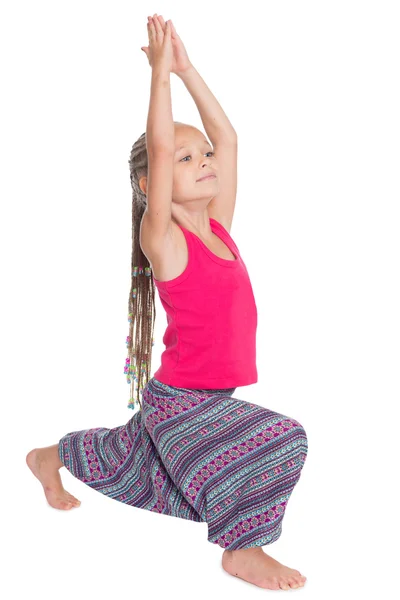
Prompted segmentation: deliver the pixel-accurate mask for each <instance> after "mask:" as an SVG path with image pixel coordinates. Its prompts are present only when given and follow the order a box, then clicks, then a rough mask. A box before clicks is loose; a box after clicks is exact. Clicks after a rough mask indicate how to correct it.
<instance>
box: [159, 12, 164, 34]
mask: <svg viewBox="0 0 400 600" xmlns="http://www.w3.org/2000/svg"><path fill="white" fill-rule="evenodd" d="M158 21H159V23H160V25H161V28H162V30H163V31H165V21H164V18H163V17H162V15H158Z"/></svg>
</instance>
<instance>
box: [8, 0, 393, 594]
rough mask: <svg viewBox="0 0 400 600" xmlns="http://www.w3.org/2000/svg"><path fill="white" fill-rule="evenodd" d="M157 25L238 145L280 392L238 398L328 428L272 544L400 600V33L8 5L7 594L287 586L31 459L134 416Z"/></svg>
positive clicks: (215, 10)
mask: <svg viewBox="0 0 400 600" xmlns="http://www.w3.org/2000/svg"><path fill="white" fill-rule="evenodd" d="M155 12H157V13H158V14H162V15H163V17H164V19H165V20H167V19H172V20H173V22H174V24H175V28H176V30H177V32H178V33H179V35H180V36H181V38H182V40H183V42H184V43H185V46H186V49H187V52H188V54H189V58H190V59H191V61H192V63H193V64H194V66H195V67H196V69H197V70H198V71H199V73H200V74H201V75H202V77H203V78H204V80H205V81H206V83H207V84H208V86H209V87H210V89H211V90H212V92H213V93H214V94H215V96H216V98H217V99H218V100H219V102H220V104H221V105H222V107H223V108H224V110H225V112H226V114H227V115H228V117H229V119H230V121H231V123H232V124H233V126H234V127H235V129H236V132H237V134H238V141H239V162H238V194H237V205H236V212H235V217H234V220H233V226H232V230H231V235H232V237H233V239H234V240H235V241H236V243H237V245H238V247H239V249H240V251H241V254H242V257H243V259H244V261H245V263H246V265H247V268H248V271H249V273H250V277H251V280H252V284H253V289H254V293H255V297H256V301H257V307H258V318H259V325H258V330H257V366H258V372H259V381H258V383H257V384H254V385H252V386H248V387H243V388H238V389H237V392H236V394H235V395H236V397H239V398H241V399H243V400H248V401H251V402H256V403H258V404H261V405H262V406H265V407H268V408H271V409H273V410H276V411H279V412H281V413H283V414H285V415H289V416H291V417H294V418H296V419H298V420H299V421H300V422H301V423H302V424H303V426H304V427H305V429H306V432H307V435H308V443H309V452H308V456H307V461H306V463H305V466H304V469H303V472H302V475H301V479H300V481H299V483H298V485H297V486H296V488H295V490H294V492H293V494H292V497H291V499H290V501H289V504H288V507H287V510H286V514H285V517H284V521H283V533H282V536H281V538H280V539H279V540H278V541H277V542H276V543H274V544H273V545H271V546H266V547H264V550H265V551H266V552H267V553H268V554H271V555H272V556H273V557H274V558H276V559H277V560H279V561H280V562H282V563H283V564H285V565H288V566H290V567H292V568H295V569H298V570H300V571H301V572H302V573H303V574H304V575H306V577H307V578H308V581H307V583H306V585H305V587H304V588H303V589H301V590H300V589H298V590H296V592H297V593H300V594H303V595H304V596H307V597H310V598H318V599H320V598H324V599H328V598H329V599H330V598H337V596H338V594H339V593H341V592H343V593H345V594H346V595H350V594H356V593H357V597H364V596H369V594H370V593H371V592H374V593H375V592H379V594H380V597H381V598H388V599H389V598H394V597H396V594H397V593H398V589H397V571H398V568H396V567H397V565H396V567H395V566H394V558H395V554H396V553H397V558H398V551H397V549H396V548H395V549H393V552H392V550H391V546H392V544H393V543H394V542H396V541H397V539H396V534H398V515H397V507H398V496H397V495H396V494H395V489H396V485H397V484H398V473H399V467H398V458H399V453H398V417H399V413H398V402H399V399H400V394H399V387H400V386H399V364H400V363H399V359H400V349H399V334H400V327H399V325H400V323H399V306H400V293H399V251H400V248H399V226H400V223H399V200H400V197H399V188H400V184H399V165H400V146H399V139H400V118H399V106H400V89H399V58H398V57H399V55H400V54H399V52H400V47H399V46H400V42H399V35H398V32H399V26H400V22H399V4H398V3H397V2H385V1H382V0H381V1H379V2H378V1H376V2H368V1H363V2H355V1H350V0H346V1H345V2H343V1H338V0H336V1H335V2H333V1H332V2H317V1H314V2H311V1H310V2H309V1H301V2H298V1H296V2H293V1H285V2H263V3H261V2H260V3H258V2H254V1H246V2H240V3H239V2H237V3H232V2H229V3H228V2H212V3H197V4H196V3H192V4H188V3H187V2H180V1H177V0H175V2H163V1H161V0H160V1H159V2H157V3H153V2H142V3H137V2H136V3H135V2H122V1H120V2H118V1H115V0H114V1H113V2H99V1H97V2H92V1H90V2H89V1H82V0H81V1H80V2H76V1H69V2H59V1H53V2H43V1H42V2H40V1H39V2H38V1H36V2H17V1H14V2H11V1H9V2H4V3H2V6H1V14H0V23H1V24H0V40H1V41H0V44H1V48H0V49H1V80H2V87H3V91H2V94H1V113H0V114H1V157H0V158H1V190H0V192H1V225H0V226H1V230H0V243H1V275H2V277H1V279H2V294H1V364H2V376H1V408H2V436H1V447H2V452H1V456H2V477H1V479H2V483H3V490H2V511H1V519H2V546H3V550H5V551H6V554H5V562H3V565H2V566H3V568H4V574H3V576H2V578H1V583H0V586H2V587H3V588H4V590H5V591H6V594H5V595H4V594H3V593H2V595H4V597H7V598H10V599H11V598H20V597H30V598H35V599H36V598H41V599H46V600H47V599H50V598H51V599H52V598H55V597H57V598H62V599H64V598H65V599H66V598H87V597H94V598H96V599H99V600H100V599H101V600H103V599H104V600H106V599H107V600H108V599H109V598H111V597H112V598H116V597H120V598H122V597H132V598H137V597H138V596H139V595H141V596H142V597H143V595H144V594H146V597H150V598H153V597H154V598H155V597H160V595H163V594H164V595H165V594H170V593H171V594H174V595H175V597H176V598H183V597H185V598H186V597H187V596H188V595H189V596H192V597H193V596H194V597H205V596H206V597H207V596H209V595H211V596H212V597H221V596H222V594H227V595H229V597H230V598H231V599H237V598H243V596H244V595H245V596H246V597H250V596H251V597H253V596H254V597H256V595H257V594H267V593H268V592H267V591H266V590H262V589H260V588H257V587H255V586H254V585H251V584H248V583H245V582H244V581H242V580H239V579H237V578H233V577H230V576H229V575H227V574H226V573H225V572H224V571H223V570H222V568H221V565H220V560H221V556H222V549H221V548H220V547H219V546H217V545H214V544H211V543H209V542H208V541H207V539H206V537H207V525H206V524H205V523H204V524H203V523H195V522H189V521H185V520H183V519H178V518H171V517H169V516H167V515H159V514H156V513H151V512H148V511H144V510H142V509H138V508H133V507H131V506H127V505H125V504H122V503H120V502H117V501H112V500H111V499H110V498H108V497H106V496H103V495H102V494H100V493H98V492H96V491H94V490H92V489H91V488H89V487H88V486H86V485H85V484H83V483H81V482H80V481H79V480H77V479H75V478H74V477H73V476H72V475H71V474H70V473H69V472H68V471H67V470H66V469H65V468H62V469H61V471H60V473H61V475H62V479H63V482H64V485H65V487H66V489H67V490H68V491H70V492H71V493H73V494H74V495H76V496H77V497H78V498H79V499H80V500H81V501H82V504H81V506H80V508H78V509H72V510H71V511H60V510H56V509H53V508H51V507H50V506H49V505H48V504H47V502H46V499H45V496H44V494H43V490H42V487H41V485H40V483H39V481H38V480H37V479H35V477H34V476H33V475H32V473H31V472H30V470H29V469H28V467H27V466H26V463H25V455H26V454H27V452H28V451H29V450H31V449H32V448H37V447H43V446H48V445H51V444H55V443H57V442H58V440H59V439H60V438H61V437H62V436H63V435H64V434H65V433H67V432H70V431H75V430H80V429H85V428H92V427H100V426H101V427H109V428H112V427H115V426H117V425H121V424H124V423H125V422H127V421H128V420H129V419H130V418H131V417H132V416H133V412H132V411H131V410H129V409H128V408H127V401H128V398H129V386H128V384H127V381H126V377H125V375H124V373H123V370H124V365H125V358H126V356H127V353H126V345H125V340H126V336H127V335H128V326H129V324H128V320H127V317H128V295H129V290H130V259H131V208H132V207H131V204H132V198H131V186H130V181H129V167H128V159H129V153H130V150H131V147H132V145H133V143H134V142H135V141H136V140H137V138H138V137H139V136H140V135H141V134H142V133H143V132H144V131H145V128H146V120H147V112H148V106H149V92H150V77H151V69H150V66H149V64H148V60H147V58H146V55H145V54H144V52H142V51H141V49H140V48H141V46H145V45H148V38H147V26H146V23H147V16H148V15H152V14H154V13H155ZM171 90H172V105H173V117H174V120H176V121H183V122H186V123H190V124H193V125H195V126H197V127H198V128H199V129H201V130H203V126H202V122H201V119H200V116H199V114H198V112H197V108H196V106H195V104H194V102H193V100H192V98H191V97H190V95H189V93H188V91H187V90H186V88H185V86H184V84H183V83H182V81H181V80H179V78H178V77H176V75H174V74H172V75H171ZM156 300H157V304H156V310H157V318H156V331H155V338H156V345H155V346H154V349H153V363H152V373H154V371H155V370H156V369H157V368H158V365H159V359H160V355H161V352H162V350H163V345H162V335H163V332H164V329H165V326H166V318H165V314H164V313H163V309H162V306H161V304H160V302H159V298H158V295H157V297H156ZM4 590H3V591H4ZM7 590H8V591H7ZM292 593H295V592H292Z"/></svg>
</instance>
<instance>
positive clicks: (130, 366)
mask: <svg viewBox="0 0 400 600" xmlns="http://www.w3.org/2000/svg"><path fill="white" fill-rule="evenodd" d="M128 162H129V169H130V179H131V185H132V257H131V280H132V283H131V290H130V293H129V302H128V321H129V335H128V337H127V338H126V345H127V348H128V358H127V359H126V361H125V370H124V373H125V374H126V376H127V381H128V383H129V384H130V385H131V388H130V398H129V404H128V408H132V409H134V408H135V406H136V405H138V406H139V407H140V409H141V408H142V403H141V401H140V397H141V395H142V393H143V388H144V387H145V385H146V384H147V382H148V381H149V379H150V372H151V356H152V347H153V345H154V339H153V334H154V321H155V317H156V308H155V301H154V294H155V288H154V281H153V278H152V276H151V266H150V263H149V261H148V259H147V257H146V256H145V254H143V251H142V249H141V247H140V239H139V236H140V224H141V221H142V217H143V213H144V211H145V210H146V207H147V200H146V195H145V194H144V193H143V192H142V190H141V189H140V186H139V180H140V178H141V177H142V176H147V172H148V157H147V149H146V134H145V133H143V134H142V135H141V136H140V137H139V139H138V140H137V141H136V142H135V143H134V145H133V147H132V150H131V153H130V158H129V161H128ZM134 329H135V333H134ZM135 385H136V397H135V396H134V394H135V389H134V388H135Z"/></svg>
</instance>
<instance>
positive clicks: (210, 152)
mask: <svg viewBox="0 0 400 600" xmlns="http://www.w3.org/2000/svg"><path fill="white" fill-rule="evenodd" d="M206 154H212V155H213V156H214V154H215V152H212V151H211V150H210V151H209V152H206ZM189 156H190V154H188V155H187V156H184V157H183V158H181V160H180V161H179V162H182V161H184V162H187V160H185V158H188V157H189Z"/></svg>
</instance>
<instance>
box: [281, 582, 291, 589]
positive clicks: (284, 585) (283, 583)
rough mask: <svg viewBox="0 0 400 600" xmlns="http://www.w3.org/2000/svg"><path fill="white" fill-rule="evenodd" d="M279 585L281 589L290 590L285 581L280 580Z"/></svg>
mask: <svg viewBox="0 0 400 600" xmlns="http://www.w3.org/2000/svg"><path fill="white" fill-rule="evenodd" d="M279 585H280V588H281V590H290V586H289V584H288V582H287V581H280V582H279Z"/></svg>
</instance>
